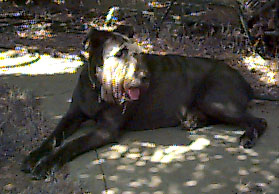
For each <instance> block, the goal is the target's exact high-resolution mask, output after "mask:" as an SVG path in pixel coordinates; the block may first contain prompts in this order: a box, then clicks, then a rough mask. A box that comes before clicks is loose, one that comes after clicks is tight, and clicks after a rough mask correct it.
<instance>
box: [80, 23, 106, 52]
mask: <svg viewBox="0 0 279 194" xmlns="http://www.w3.org/2000/svg"><path fill="white" fill-rule="evenodd" d="M109 35H110V32H107V31H99V30H97V29H95V28H92V29H91V30H90V31H89V32H88V34H87V35H86V37H85V39H84V41H83V47H84V50H88V48H89V46H92V47H94V48H98V47H100V46H101V45H102V44H103V43H104V42H105V40H106V39H107V38H108V37H109Z"/></svg>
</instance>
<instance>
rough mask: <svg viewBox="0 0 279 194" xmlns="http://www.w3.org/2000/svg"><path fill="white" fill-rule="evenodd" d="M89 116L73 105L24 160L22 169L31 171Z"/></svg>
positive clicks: (27, 171)
mask: <svg viewBox="0 0 279 194" xmlns="http://www.w3.org/2000/svg"><path fill="white" fill-rule="evenodd" d="M86 119H87V118H86V117H85V116H84V115H83V114H82V113H81V111H79V109H78V108H77V107H74V105H72V106H71V107H70V109H69V111H68V112H67V114H66V115H65V116H64V117H63V118H62V119H61V121H60V122H59V124H58V125H57V127H56V128H55V130H54V131H53V133H52V134H51V135H50V136H49V137H48V138H47V139H46V140H45V141H44V142H43V143H42V144H41V146H40V147H39V148H38V149H36V150H34V151H32V152H31V153H30V154H29V155H28V156H27V157H26V158H25V160H24V161H23V164H22V166H21V170H22V171H24V172H26V173H30V172H32V171H33V168H34V167H35V166H36V163H37V162H38V161H39V160H41V159H42V158H44V157H46V156H47V155H49V154H50V153H51V152H52V151H53V149H54V148H56V147H58V146H60V145H61V143H62V141H63V140H64V139H66V138H67V137H68V136H70V135H72V134H73V133H74V132H75V131H76V130H77V129H78V128H79V126H80V125H81V123H82V122H83V121H85V120H86Z"/></svg>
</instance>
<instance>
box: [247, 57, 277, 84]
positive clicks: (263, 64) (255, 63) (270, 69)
mask: <svg viewBox="0 0 279 194" xmlns="http://www.w3.org/2000/svg"><path fill="white" fill-rule="evenodd" d="M243 63H244V64H245V65H246V66H247V68H248V69H249V70H250V71H252V72H253V71H258V72H259V73H260V74H263V76H262V77H261V79H260V80H261V81H262V82H264V83H267V84H279V81H278V77H279V74H278V70H279V60H278V59H273V60H265V59H263V58H262V57H261V56H260V55H258V54H253V55H251V56H248V57H244V59H243Z"/></svg>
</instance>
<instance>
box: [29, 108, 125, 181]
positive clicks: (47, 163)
mask: <svg viewBox="0 0 279 194" xmlns="http://www.w3.org/2000/svg"><path fill="white" fill-rule="evenodd" d="M104 112H105V114H103V113H102V116H101V118H100V120H99V121H98V122H97V126H96V128H94V130H93V131H91V132H89V133H88V134H86V135H83V136H81V137H79V138H76V139H74V140H72V141H69V142H67V143H65V144H63V145H61V146H60V147H59V148H57V149H56V150H54V151H52V152H51V153H50V154H49V155H46V156H45V157H43V158H42V159H41V160H40V161H39V162H37V164H36V166H35V167H34V169H33V170H32V172H31V173H32V175H33V177H34V178H35V179H42V178H46V176H47V175H49V174H52V173H53V172H55V171H56V170H58V169H59V168H60V167H62V166H63V165H64V164H65V163H67V162H68V161H71V160H72V159H74V158H75V157H77V156H79V155H81V154H83V153H85V152H88V151H90V150H93V149H96V148H98V147H101V146H103V145H106V144H109V143H112V142H114V141H115V139H116V138H117V137H118V136H119V134H120V127H121V124H122V120H123V115H122V114H121V112H120V111H116V112H115V111H114V110H112V111H111V110H107V111H104ZM111 113H112V114H111Z"/></svg>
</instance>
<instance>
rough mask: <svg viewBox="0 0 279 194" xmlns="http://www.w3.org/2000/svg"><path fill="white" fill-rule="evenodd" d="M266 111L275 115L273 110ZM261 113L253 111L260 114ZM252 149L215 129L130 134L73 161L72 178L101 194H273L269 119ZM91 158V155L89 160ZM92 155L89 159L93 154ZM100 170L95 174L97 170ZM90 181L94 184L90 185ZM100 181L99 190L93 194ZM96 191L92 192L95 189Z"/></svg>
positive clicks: (233, 133)
mask: <svg viewBox="0 0 279 194" xmlns="http://www.w3.org/2000/svg"><path fill="white" fill-rule="evenodd" d="M272 106H274V104H269V105H267V106H266V108H267V109H268V110H269V111H270V112H271V114H278V110H276V106H275V107H272ZM259 109H263V107H257V108H255V109H254V112H255V111H256V113H257V114H261V115H262V116H263V117H265V116H266V114H268V113H260V112H261V110H259ZM267 120H268V121H269V129H268V132H267V133H269V135H264V136H263V137H262V138H261V139H260V140H259V141H258V144H257V146H256V147H255V148H254V149H243V148H241V147H239V142H238V141H239V137H240V135H241V134H242V133H243V130H242V129H240V128H235V127H232V126H226V125H217V126H212V127H207V128H202V129H198V130H195V131H192V132H187V131H183V130H180V129H177V128H173V129H170V128H169V129H158V130H153V131H140V132H130V133H128V134H127V135H125V137H124V138H123V139H122V140H121V141H120V143H119V144H114V145H111V146H106V147H104V148H101V149H98V151H97V152H98V156H97V157H93V158H92V156H90V158H91V160H88V159H86V157H89V155H90V154H88V155H87V156H86V157H83V156H81V157H79V158H78V159H77V162H75V161H73V162H72V164H71V169H73V168H75V167H73V166H76V165H78V164H81V161H82V164H83V165H84V166H85V167H80V169H79V171H75V170H74V171H75V172H73V171H72V172H71V173H75V176H76V177H79V180H80V182H81V184H85V182H88V181H89V180H91V184H92V185H91V186H90V184H89V185H88V184H87V186H88V188H90V187H91V189H92V190H90V189H89V191H99V192H101V190H102V191H103V193H106V192H105V191H104V188H105V187H106V188H107V193H125V192H127V193H131V194H136V193H141V192H142V193H145V192H146V193H169V194H174V193H181V194H184V193H185V192H187V193H220V194H221V193H228V192H231V193H247V194H248V193H255V194H257V193H258V194H260V193H276V191H277V190H278V188H279V179H278V172H279V168H278V156H279V153H278V145H274V142H276V139H277V138H278V134H277V133H276V128H277V127H278V123H277V122H276V118H275V117H270V115H269V118H267ZM183 142H184V143H183ZM92 154H93V153H91V155H92ZM93 155H94V154H93ZM100 167H101V170H100ZM92 180H94V181H92ZM96 181H103V182H105V185H106V186H104V187H103V188H98V189H101V190H94V184H95V183H96ZM95 189H96V188H95Z"/></svg>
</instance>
